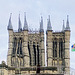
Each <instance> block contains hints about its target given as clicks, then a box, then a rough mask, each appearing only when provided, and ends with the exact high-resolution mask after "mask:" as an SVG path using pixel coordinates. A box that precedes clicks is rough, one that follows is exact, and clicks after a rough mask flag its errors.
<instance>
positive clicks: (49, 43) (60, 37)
mask: <svg viewBox="0 0 75 75" xmlns="http://www.w3.org/2000/svg"><path fill="white" fill-rule="evenodd" d="M46 37H47V39H46V47H47V66H48V67H49V66H57V67H58V71H59V72H60V73H61V71H65V72H66V74H67V73H69V74H70V54H69V49H70V48H69V47H70V44H69V43H70V27H69V20H68V16H67V23H66V28H65V26H64V21H63V29H62V31H61V32H53V30H52V27H51V22H50V16H49V19H48V24H47V33H46Z"/></svg>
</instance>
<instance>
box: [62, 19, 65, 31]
mask: <svg viewBox="0 0 75 75" xmlns="http://www.w3.org/2000/svg"><path fill="white" fill-rule="evenodd" d="M64 30H65V25H64V20H63V28H62V31H64Z"/></svg>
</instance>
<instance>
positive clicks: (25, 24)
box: [23, 13, 28, 30]
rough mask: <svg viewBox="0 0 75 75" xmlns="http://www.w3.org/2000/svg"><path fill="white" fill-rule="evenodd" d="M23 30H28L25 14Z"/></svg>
mask: <svg viewBox="0 0 75 75" xmlns="http://www.w3.org/2000/svg"><path fill="white" fill-rule="evenodd" d="M23 30H28V24H27V20H26V13H25V17H24V27H23Z"/></svg>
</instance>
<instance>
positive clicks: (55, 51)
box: [53, 38, 57, 57]
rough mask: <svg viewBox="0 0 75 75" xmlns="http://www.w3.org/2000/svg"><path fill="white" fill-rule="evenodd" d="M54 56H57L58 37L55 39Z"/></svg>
mask: <svg viewBox="0 0 75 75" xmlns="http://www.w3.org/2000/svg"><path fill="white" fill-rule="evenodd" d="M53 57H57V39H56V38H55V39H54V41H53Z"/></svg>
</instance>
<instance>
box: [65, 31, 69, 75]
mask: <svg viewBox="0 0 75 75" xmlns="http://www.w3.org/2000/svg"><path fill="white" fill-rule="evenodd" d="M69 50H70V31H68V30H66V31H65V72H66V74H68V75H70V51H69Z"/></svg>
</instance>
